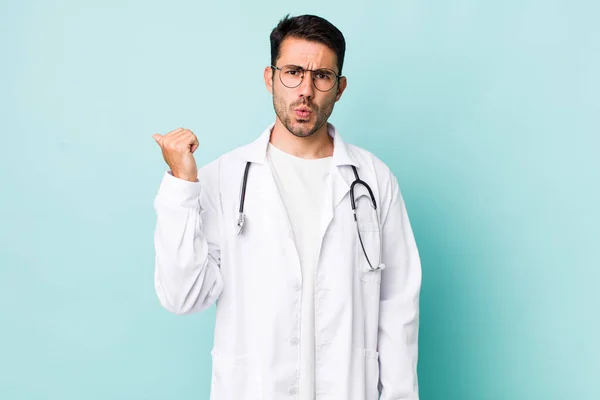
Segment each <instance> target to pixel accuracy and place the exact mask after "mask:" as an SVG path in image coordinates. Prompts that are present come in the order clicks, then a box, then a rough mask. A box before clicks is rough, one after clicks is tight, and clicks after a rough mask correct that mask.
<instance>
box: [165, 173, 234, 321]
mask: <svg viewBox="0 0 600 400" xmlns="http://www.w3.org/2000/svg"><path fill="white" fill-rule="evenodd" d="M217 204H218V201H217V199H216V196H215V195H214V193H212V191H211V188H210V185H207V184H205V182H203V180H202V179H200V180H199V181H198V182H190V181H186V180H183V179H179V178H176V177H175V176H173V175H172V174H171V172H170V171H169V172H165V175H164V176H163V179H162V182H161V184H160V187H159V190H158V193H157V195H156V197H155V200H154V209H155V211H156V229H155V232H154V248H155V252H156V256H155V273H154V285H155V290H156V294H157V295H158V299H159V301H160V303H161V304H162V306H163V307H164V308H166V309H167V310H169V311H171V312H173V313H175V314H190V313H193V312H199V311H202V310H205V309H207V308H208V307H210V306H211V305H212V304H213V303H214V302H215V301H216V300H217V298H218V296H219V295H220V293H221V291H222V289H223V280H222V277H221V274H220V268H219V267H220V250H219V243H218V238H219V232H218V230H219V229H218V226H219V225H218V211H217V210H218V207H217Z"/></svg>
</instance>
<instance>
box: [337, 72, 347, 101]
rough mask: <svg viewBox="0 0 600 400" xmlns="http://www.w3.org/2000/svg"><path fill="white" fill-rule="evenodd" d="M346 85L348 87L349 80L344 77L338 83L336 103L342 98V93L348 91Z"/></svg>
mask: <svg viewBox="0 0 600 400" xmlns="http://www.w3.org/2000/svg"><path fill="white" fill-rule="evenodd" d="M346 85H348V80H347V79H346V77H345V76H342V77H341V78H340V80H339V82H338V89H337V93H336V95H335V101H338V100H339V99H340V97H342V93H344V90H346Z"/></svg>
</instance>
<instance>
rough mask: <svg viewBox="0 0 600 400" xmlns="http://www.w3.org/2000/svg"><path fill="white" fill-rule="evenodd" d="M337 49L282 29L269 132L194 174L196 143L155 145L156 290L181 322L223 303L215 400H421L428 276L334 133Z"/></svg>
mask: <svg viewBox="0 0 600 400" xmlns="http://www.w3.org/2000/svg"><path fill="white" fill-rule="evenodd" d="M344 52H345V40H344V37H343V35H342V33H341V32H340V31H339V30H338V29H337V28H336V27H334V26H333V25H332V24H330V23H329V22H328V21H326V20H324V19H322V18H319V17H316V16H311V15H304V16H300V17H295V18H288V17H286V18H284V19H283V20H281V21H280V22H279V24H278V25H277V26H276V27H275V29H274V30H273V31H272V33H271V65H270V66H268V67H266V68H265V71H264V80H265V84H266V87H267V89H268V90H269V91H270V92H271V93H272V95H273V106H274V108H275V113H276V118H275V122H274V123H272V124H271V125H269V126H268V127H267V129H266V130H265V131H264V132H263V133H262V135H260V137H259V138H258V139H257V140H256V141H254V142H253V143H250V144H248V145H246V146H242V147H239V148H237V149H234V150H233V151H231V152H228V153H226V154H224V155H222V156H221V157H219V158H218V159H217V160H215V161H213V162H211V163H209V164H208V165H205V166H204V167H202V168H201V169H200V170H199V171H198V170H197V168H196V163H195V160H194V156H193V153H194V151H195V150H196V149H197V148H198V146H199V144H198V140H197V138H196V136H195V135H194V134H193V133H192V132H191V131H190V130H189V129H183V128H180V129H176V130H174V131H171V132H169V133H167V134H166V135H164V136H162V135H159V134H156V135H154V139H155V140H156V141H157V143H158V144H159V145H160V147H161V149H162V154H163V158H164V160H165V161H166V163H167V164H168V166H169V167H170V171H169V172H167V173H165V175H164V177H163V180H162V183H161V185H160V188H159V190H158V194H157V197H156V199H155V203H154V204H155V209H156V213H157V224H156V231H155V249H156V268H155V286H156V292H157V295H158V298H159V299H160V302H161V304H162V305H163V306H164V307H165V308H166V309H167V310H169V311H171V312H174V313H177V314H189V313H193V312H199V311H202V310H205V309H206V308H208V307H210V306H211V305H212V304H214V303H216V304H217V306H216V313H217V316H216V326H215V338H214V348H213V350H212V357H213V364H212V368H213V369H212V385H211V399H214V400H229V399H231V400H244V399H264V400H267V399H268V400H275V399H289V398H296V399H302V400H305V399H306V400H308V399H310V400H313V399H331V400H365V399H367V400H375V399H377V398H379V397H378V396H379V393H381V399H382V400H392V399H393V400H399V399H407V400H408V399H410V400H416V399H418V397H419V396H418V383H417V353H418V351H417V342H418V341H417V338H418V315H419V292H420V287H421V267H420V260H419V255H418V251H417V247H416V244H415V240H414V237H413V234H412V230H411V227H410V223H409V219H408V216H407V212H406V208H405V205H404V202H403V199H402V195H401V193H400V190H399V187H398V183H397V180H396V178H395V177H394V175H393V174H392V173H391V171H390V170H389V169H388V168H387V167H386V165H385V164H384V163H383V162H382V161H380V160H379V159H378V158H376V157H375V156H374V155H372V154H371V153H369V152H368V151H366V150H364V149H361V148H359V147H357V146H353V145H350V144H347V143H345V142H344V141H343V140H342V138H341V136H340V135H339V133H338V132H337V131H336V129H335V127H334V126H333V125H331V124H330V123H329V122H328V118H329V116H330V115H331V113H332V111H333V107H334V103H335V102H337V101H338V100H339V99H340V98H341V96H342V93H343V92H344V89H345V88H346V84H347V81H346V78H345V77H344V76H342V65H343V61H344Z"/></svg>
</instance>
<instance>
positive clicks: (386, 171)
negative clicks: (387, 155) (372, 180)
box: [345, 143, 392, 178]
mask: <svg viewBox="0 0 600 400" xmlns="http://www.w3.org/2000/svg"><path fill="white" fill-rule="evenodd" d="M345 144H346V148H347V149H348V152H349V153H350V154H351V155H352V157H353V158H354V160H355V161H356V162H357V163H358V165H359V166H363V167H365V168H367V169H368V170H372V171H373V172H374V173H375V175H377V176H378V177H386V178H389V175H390V174H392V170H391V168H390V167H389V166H388V165H387V164H386V162H385V161H383V160H382V159H381V158H380V157H379V156H377V155H376V154H375V153H373V152H372V151H370V150H367V149H366V148H364V147H361V146H358V145H356V144H352V143H345Z"/></svg>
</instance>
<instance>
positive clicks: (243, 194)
mask: <svg viewBox="0 0 600 400" xmlns="http://www.w3.org/2000/svg"><path fill="white" fill-rule="evenodd" d="M250 163H251V162H250V161H248V162H246V168H245V169H244V177H243V179H242V187H241V189H240V208H239V212H238V219H237V234H238V235H239V234H241V233H242V231H243V230H244V224H245V223H246V214H244V201H245V200H246V185H247V183H248V170H249V169H250ZM351 167H352V170H353V171H354V178H355V179H354V181H353V182H352V184H351V185H350V206H351V207H352V213H353V215H354V223H355V225H356V233H357V234H358V240H359V241H360V247H361V248H362V251H363V254H364V255H365V258H366V259H367V263H368V264H369V270H371V271H377V270H380V269H384V268H385V265H384V264H383V263H382V262H381V258H382V257H381V255H382V253H383V249H382V240H381V222H380V220H379V213H378V212H377V202H376V201H375V196H374V195H373V191H372V190H371V187H370V186H369V185H368V184H367V183H366V182H365V181H363V180H361V179H360V178H359V176H358V171H357V170H356V167H355V166H354V165H351ZM358 185H362V186H363V187H364V188H365V189H367V191H368V192H369V197H370V198H371V204H370V206H371V207H372V208H373V210H374V211H375V215H376V216H377V232H378V234H379V262H378V263H377V264H376V266H373V264H374V263H372V262H371V260H370V259H369V256H368V255H367V251H366V249H365V245H364V243H363V240H362V237H361V235H360V229H359V228H358V219H357V217H356V202H355V198H354V189H355V187H357V186H358Z"/></svg>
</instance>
